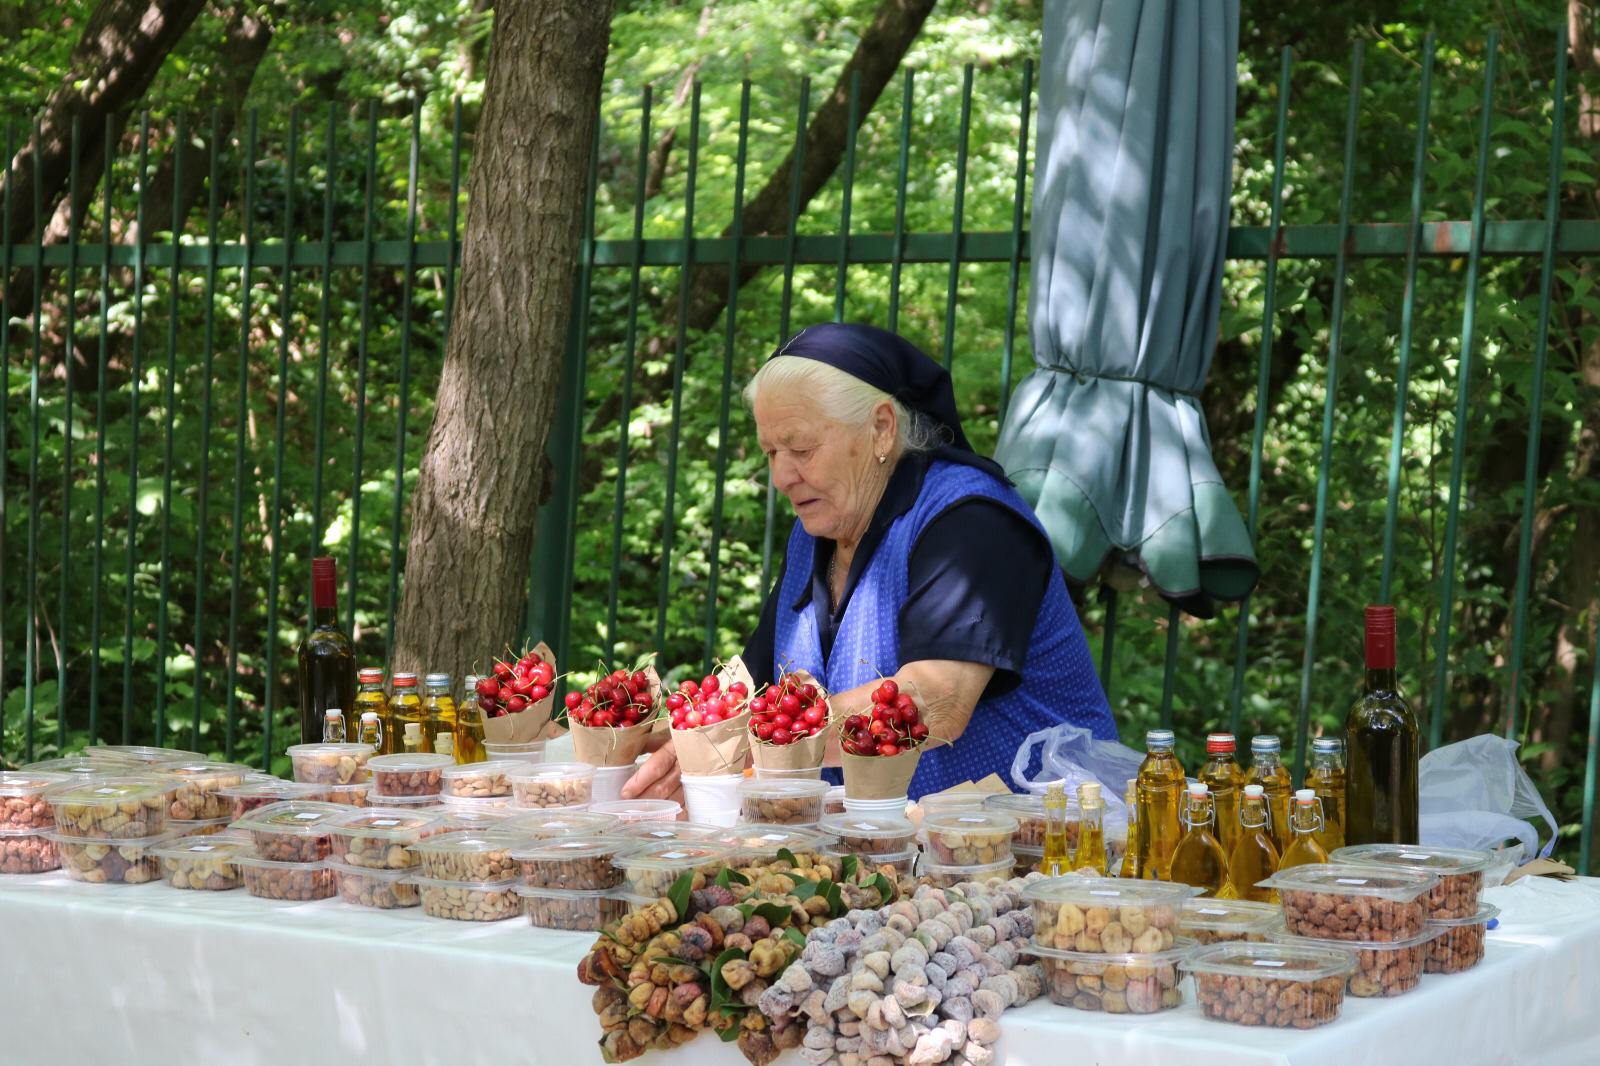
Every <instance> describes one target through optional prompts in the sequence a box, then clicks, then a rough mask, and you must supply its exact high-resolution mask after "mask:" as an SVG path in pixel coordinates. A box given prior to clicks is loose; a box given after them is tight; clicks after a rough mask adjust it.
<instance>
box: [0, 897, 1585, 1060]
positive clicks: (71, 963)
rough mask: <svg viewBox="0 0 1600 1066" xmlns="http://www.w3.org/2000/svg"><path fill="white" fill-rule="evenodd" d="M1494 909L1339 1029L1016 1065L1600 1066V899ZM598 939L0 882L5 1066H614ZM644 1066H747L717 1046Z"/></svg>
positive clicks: (1063, 1044)
mask: <svg viewBox="0 0 1600 1066" xmlns="http://www.w3.org/2000/svg"><path fill="white" fill-rule="evenodd" d="M1486 896H1487V898H1489V899H1490V900H1491V901H1492V902H1494V903H1496V904H1498V905H1499V906H1500V907H1501V909H1502V915H1501V920H1500V921H1501V924H1500V926H1499V928H1497V929H1495V930H1493V931H1492V932H1491V933H1490V934H1489V942H1488V953H1487V957H1486V958H1485V959H1484V961H1483V963H1482V964H1481V965H1479V966H1478V967H1477V968H1476V969H1474V970H1471V971H1469V972H1467V973H1464V974H1457V975H1453V976H1429V977H1424V978H1423V980H1422V984H1421V986H1420V987H1419V988H1417V989H1416V990H1414V991H1412V992H1410V993H1408V994H1406V995H1405V996H1402V997H1400V998H1398V999H1393V1000H1352V999H1346V1001H1345V1007H1344V1014H1343V1016H1342V1017H1341V1018H1340V1019H1339V1020H1338V1021H1337V1022H1334V1023H1333V1024H1332V1025H1329V1026H1327V1027H1325V1028H1322V1029H1317V1030H1312V1031H1310V1032H1293V1031H1278V1030H1266V1029H1247V1028H1242V1027H1239V1026H1234V1025H1227V1024H1223V1023H1220V1022H1213V1021H1208V1020H1207V1019H1205V1018H1203V1017H1202V1016H1201V1015H1200V1014H1199V1012H1198V1010H1197V1009H1196V1008H1195V1007H1194V1006H1193V1005H1192V993H1188V995H1189V999H1190V1002H1188V1003H1186V1005H1185V1006H1184V1007H1182V1008H1180V1009H1178V1010H1174V1011H1168V1012H1164V1013H1162V1014H1159V1015H1153V1016H1146V1017H1134V1016H1117V1017H1113V1016H1109V1015H1101V1014H1090V1013H1083V1012H1080V1011H1074V1010H1070V1009H1067V1008H1060V1007H1055V1006H1052V1005H1051V1004H1050V1003H1048V1002H1047V1001H1044V1000H1040V1001H1038V1002H1035V1003H1032V1004H1029V1005H1028V1006H1026V1007H1023V1008H1020V1009H1018V1010H1014V1011H1008V1012H1007V1013H1006V1014H1005V1016H1004V1018H1003V1020H1002V1023H1001V1024H1002V1030H1003V1033H1004V1037H1003V1039H1002V1041H1001V1044H1000V1053H1001V1056H1000V1059H999V1060H998V1061H999V1062H1001V1063H1005V1064H1009V1066H1021V1064H1028V1066H1034V1064H1038V1066H1043V1064H1047V1063H1048V1064H1052V1066H1054V1064H1068V1063H1072V1064H1076V1063H1095V1064H1100V1066H1117V1064H1140V1066H1143V1064H1150V1063H1185V1064H1189V1066H1209V1064H1216V1066H1257V1064H1260V1066H1267V1064H1293V1066H1314V1064H1315V1066H1321V1064H1328V1066H1333V1064H1338V1066H1348V1064H1351V1063H1357V1064H1361V1066H1383V1064H1387V1063H1395V1064H1400V1066H1428V1064H1431V1063H1444V1064H1449V1066H1473V1064H1478V1063H1529V1062H1536V1063H1539V1064H1540V1066H1561V1064H1567V1063H1571V1064H1574V1066H1577V1064H1583V1066H1595V1064H1596V1063H1600V1024H1597V1022H1600V1016H1597V1009H1596V1008H1597V1005H1600V880H1595V879H1582V880H1578V881H1574V882H1571V883H1567V884H1560V883H1557V882H1554V881H1549V880H1545V879H1542V878H1525V879H1523V880H1522V881H1519V882H1517V883H1516V884H1513V885H1508V886H1503V887H1500V888H1496V889H1491V890H1489V891H1488V892H1487V893H1486ZM593 939H594V937H593V935H592V934H588V933H554V932H547V931H543V930H534V929H530V928H529V927H528V925H527V924H526V923H525V922H523V921H520V920H514V921H506V922H501V923H498V924H495V925H488V926H474V925H464V924H461V923H456V922H450V921H442V920H439V919H434V918H429V917H427V916H425V915H424V914H422V913H421V912H420V911H418V910H415V909H413V910H405V911H370V910H364V909H362V908H359V907H354V906H351V905H349V904H345V903H341V902H339V901H338V900H324V901H320V902H316V903H274V902H268V901H265V900H258V899H254V898H253V897H251V896H249V895H248V894H247V893H245V892H244V891H242V890H238V891H232V892H218V893H204V892H183V891H179V890H177V889H173V888H169V887H168V886H166V885H165V884H154V885H140V886H96V885H83V884H76V883H74V882H71V881H69V880H67V878H66V877H65V876H64V875H62V874H59V873H54V874H41V875H38V876H34V877H15V876H13V877H0V975H3V983H0V988H3V990H4V991H3V994H0V1063H4V1064H5V1066H71V1064H74V1063H95V1064H104V1063H107V1062H115V1063H133V1064H143V1063H151V1064H158V1063H159V1064H162V1066H170V1064H174V1063H208V1064H209V1063H217V1064H227V1066H248V1064H256V1063H261V1064H272V1066H320V1064H324V1063H326V1064H329V1066H351V1064H352V1063H405V1064H428V1063H448V1064H450V1066H464V1064H473V1063H529V1062H531V1063H561V1064H563V1066H567V1064H573V1066H575V1064H579V1063H590V1062H595V1063H597V1062H599V1061H600V1054H599V1050H598V1049H597V1048H596V1046H595V1042H596V1040H597V1038H598V1037H599V1027H598V1025H597V1024H596V1022H595V1019H594V1016H593V1013H592V1012H591V1010H590V1007H589V997H590V993H591V990H590V989H589V988H586V987H584V986H582V985H580V984H579V983H578V980H577V978H576V976H575V970H576V966H577V962H578V960H579V958H581V957H582V955H583V953H584V952H585V951H586V950H587V948H588V946H589V945H590V944H591V943H592V942H593ZM780 1061H781V1062H788V1063H792V1064H795V1066H799V1064H800V1063H801V1060H800V1059H799V1058H798V1056H797V1055H795V1054H794V1053H793V1052H786V1053H785V1055H784V1057H783V1058H782V1059H781V1060H780ZM639 1062H640V1063H641V1066H667V1064H668V1063H672V1062H677V1063H679V1064H684V1066H686V1064H689V1063H693V1064H694V1066H724V1064H726V1066H735V1064H739V1063H743V1062H744V1059H743V1057H742V1056H741V1055H740V1054H739V1052H738V1050H737V1049H736V1048H735V1047H733V1046H732V1045H725V1044H722V1043H720V1042H719V1041H717V1040H715V1039H714V1038H712V1037H711V1036H709V1035H705V1036H702V1037H701V1038H700V1039H698V1040H696V1041H695V1042H694V1043H693V1044H691V1045H689V1046H688V1047H686V1048H683V1049H680V1050H678V1051H675V1052H671V1053H652V1054H651V1055H649V1056H647V1057H646V1058H644V1059H641V1060H639Z"/></svg>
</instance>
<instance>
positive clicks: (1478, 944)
mask: <svg viewBox="0 0 1600 1066" xmlns="http://www.w3.org/2000/svg"><path fill="white" fill-rule="evenodd" d="M1499 914H1500V908H1499V907H1496V906H1495V905H1494V904H1493V903H1485V904H1483V905H1481V906H1480V907H1479V908H1478V911H1477V913H1476V914H1474V915H1473V916H1472V917H1470V918H1440V919H1435V920H1433V921H1430V922H1428V930H1429V931H1430V932H1434V933H1437V934H1438V936H1437V938H1436V939H1434V940H1433V941H1432V942H1431V943H1430V944H1429V945H1428V958H1427V960H1426V962H1424V964H1423V972H1424V973H1460V972H1462V971H1463V970H1470V969H1472V968H1473V967H1474V966H1476V965H1478V963H1480V962H1482V961H1483V948H1484V939H1485V937H1486V935H1487V933H1488V931H1489V923H1490V922H1491V921H1493V920H1494V919H1495V918H1496V917H1497V916H1498V915H1499Z"/></svg>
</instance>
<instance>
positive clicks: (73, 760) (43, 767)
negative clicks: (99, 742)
mask: <svg viewBox="0 0 1600 1066" xmlns="http://www.w3.org/2000/svg"><path fill="white" fill-rule="evenodd" d="M18 772H20V773H27V774H32V773H50V774H66V775H67V776H69V777H90V776H95V777H99V776H102V775H104V774H108V773H116V772H117V771H116V769H115V768H114V767H108V766H107V765H106V764H105V760H103V759H90V758H88V757H86V756H83V755H66V756H63V757H62V758H59V759H43V760H40V761H39V762H30V763H23V764H22V766H21V767H20V768H19V771H18Z"/></svg>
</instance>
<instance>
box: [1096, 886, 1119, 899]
mask: <svg viewBox="0 0 1600 1066" xmlns="http://www.w3.org/2000/svg"><path fill="white" fill-rule="evenodd" d="M1089 895H1091V896H1119V897H1120V896H1121V895H1122V893H1121V892H1118V891H1117V890H1116V889H1114V888H1092V889H1090V890H1089Z"/></svg>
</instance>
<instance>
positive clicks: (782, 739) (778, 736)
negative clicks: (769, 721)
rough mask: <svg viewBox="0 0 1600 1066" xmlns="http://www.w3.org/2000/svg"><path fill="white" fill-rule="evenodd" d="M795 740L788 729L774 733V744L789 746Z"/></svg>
mask: <svg viewBox="0 0 1600 1066" xmlns="http://www.w3.org/2000/svg"><path fill="white" fill-rule="evenodd" d="M793 740H794V734H793V733H790V732H789V731H788V730H787V729H783V728H778V729H774V730H773V731H772V742H773V743H774V744H788V743H790V742H791V741H793Z"/></svg>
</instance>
